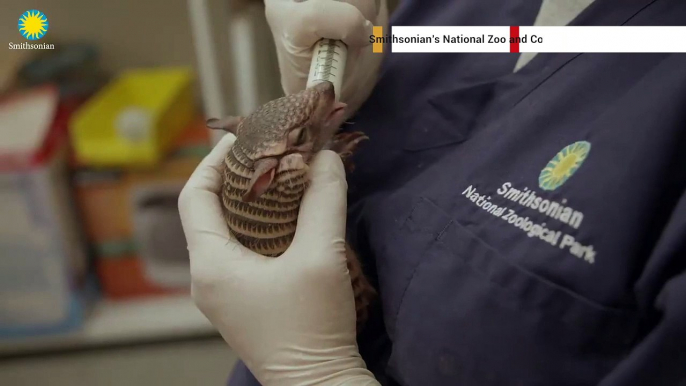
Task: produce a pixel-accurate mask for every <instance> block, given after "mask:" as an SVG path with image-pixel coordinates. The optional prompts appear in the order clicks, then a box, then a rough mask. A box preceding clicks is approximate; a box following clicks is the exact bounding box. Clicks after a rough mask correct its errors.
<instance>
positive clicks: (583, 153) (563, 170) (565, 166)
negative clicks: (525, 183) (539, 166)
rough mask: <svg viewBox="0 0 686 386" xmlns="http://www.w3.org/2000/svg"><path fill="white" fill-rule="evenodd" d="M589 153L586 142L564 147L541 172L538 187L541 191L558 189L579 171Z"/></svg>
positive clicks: (589, 146)
mask: <svg viewBox="0 0 686 386" xmlns="http://www.w3.org/2000/svg"><path fill="white" fill-rule="evenodd" d="M590 151H591V144H590V143H589V142H586V141H579V142H574V143H573V144H571V145H569V146H566V147H565V148H564V149H562V150H560V152H559V153H557V154H556V155H555V157H553V159H551V160H550V162H548V164H547V165H546V166H545V167H544V168H543V170H541V174H540V175H539V177H538V185H539V186H540V187H541V189H543V190H555V189H557V188H559V187H560V186H562V184H564V183H565V182H566V181H567V180H568V179H569V177H571V176H572V175H573V174H574V173H575V172H576V171H577V170H578V169H579V167H580V166H581V164H582V163H584V160H586V157H588V153H589V152H590Z"/></svg>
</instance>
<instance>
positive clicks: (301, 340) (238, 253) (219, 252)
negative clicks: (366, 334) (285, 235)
mask: <svg viewBox="0 0 686 386" xmlns="http://www.w3.org/2000/svg"><path fill="white" fill-rule="evenodd" d="M233 141H234V136H233V135H231V134H227V135H226V136H224V138H222V140H221V141H220V142H219V144H217V146H216V147H215V148H214V149H213V150H212V152H211V153H210V154H209V155H208V156H207V157H206V158H205V159H204V160H203V161H202V163H201V164H200V165H199V166H198V168H197V169H196V170H195V172H194V173H193V175H192V176H191V178H190V179H189V181H188V183H187V184H186V186H185V187H184V189H183V191H182V192H181V196H180V197H179V211H180V213H181V221H182V223H183V229H184V233H185V234H186V240H187V242H188V250H189V251H190V259H191V276H192V284H191V290H192V295H193V299H194V300H195V303H196V305H197V306H198V308H199V309H200V310H201V311H202V312H203V313H204V314H205V316H207V318H208V319H209V320H210V321H211V322H212V324H213V325H214V326H215V327H216V328H217V329H218V330H219V332H220V333H221V335H222V337H223V338H224V340H226V342H227V343H228V344H229V345H230V346H231V348H233V349H234V350H235V351H236V352H237V353H238V355H239V356H240V358H241V359H243V361H244V362H245V364H246V365H247V367H248V368H249V369H250V371H251V372H252V373H253V375H255V377H256V378H257V379H258V380H259V381H260V383H261V384H262V385H264V386H269V385H298V386H302V385H343V384H345V385H378V382H377V381H376V380H375V379H374V377H373V375H372V374H371V372H369V371H368V370H367V369H366V367H365V363H364V361H363V360H362V358H361V357H360V354H359V351H358V348H357V342H356V327H355V319H356V316H355V304H354V303H355V301H354V298H353V292H352V287H351V285H350V276H349V275H348V269H347V266H346V259H345V254H344V251H345V247H344V245H345V244H344V243H345V242H344V237H345V220H346V190H347V183H346V181H345V172H344V169H343V164H342V162H341V160H340V157H339V156H338V155H336V154H335V153H333V152H331V151H322V152H321V153H319V155H318V156H317V157H316V158H315V160H314V162H313V164H312V165H311V169H310V172H311V185H310V187H309V188H308V189H307V191H306V193H305V196H304V197H303V201H302V206H301V208H300V217H299V218H298V227H297V230H296V233H295V238H294V240H293V243H292V244H291V246H290V248H289V249H288V250H287V251H286V252H285V253H284V254H283V255H281V256H279V257H278V258H269V257H264V256H261V255H258V254H256V253H254V252H252V251H250V250H248V249H246V248H244V247H243V246H241V245H240V244H239V243H238V242H237V241H236V240H235V239H234V238H233V237H232V235H231V234H230V232H229V229H228V228H227V226H226V224H225V222H224V219H223V217H222V210H221V203H220V199H219V197H218V192H219V189H220V185H221V177H220V174H219V171H218V167H219V165H220V164H221V163H222V162H223V158H224V156H225V155H226V153H227V152H228V151H229V149H230V147H231V145H232V144H233Z"/></svg>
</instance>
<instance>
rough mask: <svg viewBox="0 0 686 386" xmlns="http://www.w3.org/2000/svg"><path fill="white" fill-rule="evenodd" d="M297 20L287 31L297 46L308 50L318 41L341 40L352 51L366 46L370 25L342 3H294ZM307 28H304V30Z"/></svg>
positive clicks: (349, 5)
mask: <svg viewBox="0 0 686 386" xmlns="http://www.w3.org/2000/svg"><path fill="white" fill-rule="evenodd" d="M295 6H296V7H299V8H300V9H298V8H296V9H295V10H296V13H294V15H298V17H295V18H293V19H292V20H291V21H290V24H289V26H288V28H287V30H288V32H289V35H290V36H289V37H290V38H291V39H292V40H293V42H295V43H296V44H297V45H301V46H303V47H310V46H311V45H313V44H314V43H315V42H316V41H317V40H319V39H321V38H326V39H336V40H342V41H343V43H345V44H346V45H348V46H351V47H364V46H367V45H369V44H371V43H370V42H369V36H370V35H372V31H373V27H374V26H373V24H372V22H371V21H370V20H369V19H367V18H365V17H364V15H363V14H362V12H360V10H359V9H358V8H357V7H355V6H354V5H352V4H348V3H345V2H342V1H325V0H319V1H317V0H309V1H306V2H303V3H296V4H295ZM304 26H306V27H304Z"/></svg>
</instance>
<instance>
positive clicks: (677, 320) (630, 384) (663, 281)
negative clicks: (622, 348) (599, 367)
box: [599, 197, 686, 386]
mask: <svg viewBox="0 0 686 386" xmlns="http://www.w3.org/2000/svg"><path fill="white" fill-rule="evenodd" d="M675 208H676V210H675V211H674V212H672V215H671V217H670V220H669V222H668V223H667V225H666V226H665V227H664V229H663V231H662V232H661V233H660V234H659V236H658V239H657V243H656V246H655V248H654V249H653V251H652V252H651V257H650V259H649V260H648V261H647V263H646V266H645V268H644V270H643V272H642V273H641V275H640V277H639V279H638V281H637V282H636V285H635V292H636V296H637V299H638V303H639V304H640V305H641V307H643V308H644V311H645V312H644V314H645V315H652V316H651V317H648V318H647V319H650V320H645V321H644V324H645V325H646V328H645V332H644V333H643V334H642V339H641V340H640V341H639V342H637V344H636V346H635V347H634V349H633V350H632V351H631V353H630V354H629V355H628V356H627V357H626V358H625V359H624V360H623V361H622V362H620V363H619V365H618V366H616V367H615V369H614V370H613V371H612V372H610V373H609V374H608V375H607V377H605V378H604V379H603V381H602V382H600V384H599V386H639V385H661V386H672V385H674V386H677V385H681V386H683V385H686V197H682V199H681V201H680V202H679V203H678V204H677V205H676V207H675ZM656 225H657V224H656Z"/></svg>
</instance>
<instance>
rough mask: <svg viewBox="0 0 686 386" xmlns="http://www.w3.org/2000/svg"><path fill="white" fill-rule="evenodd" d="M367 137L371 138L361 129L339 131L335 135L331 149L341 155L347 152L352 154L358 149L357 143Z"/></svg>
mask: <svg viewBox="0 0 686 386" xmlns="http://www.w3.org/2000/svg"><path fill="white" fill-rule="evenodd" d="M365 139H369V137H367V136H366V135H365V134H364V133H363V132H361V131H355V132H352V133H339V134H336V135H335V136H334V137H333V140H332V143H331V148H330V149H331V150H333V151H335V152H336V153H338V154H340V155H341V156H343V154H346V153H347V154H352V153H353V152H354V151H355V150H356V149H357V145H358V144H359V143H360V142H362V141H363V140H365Z"/></svg>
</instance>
